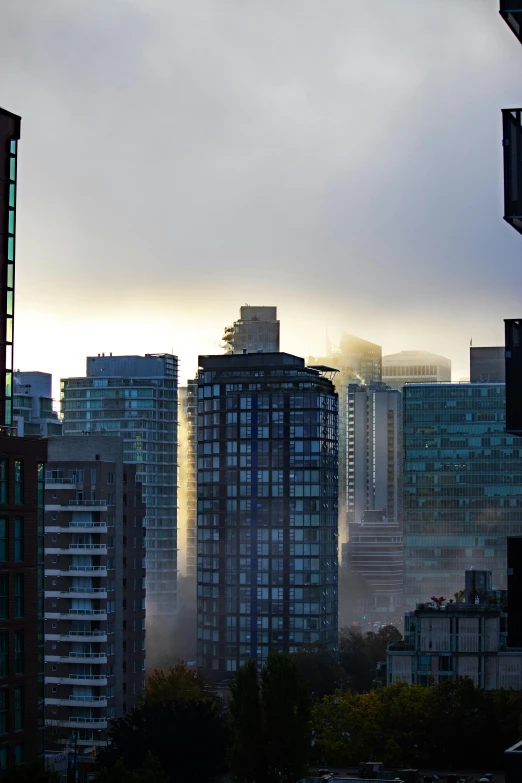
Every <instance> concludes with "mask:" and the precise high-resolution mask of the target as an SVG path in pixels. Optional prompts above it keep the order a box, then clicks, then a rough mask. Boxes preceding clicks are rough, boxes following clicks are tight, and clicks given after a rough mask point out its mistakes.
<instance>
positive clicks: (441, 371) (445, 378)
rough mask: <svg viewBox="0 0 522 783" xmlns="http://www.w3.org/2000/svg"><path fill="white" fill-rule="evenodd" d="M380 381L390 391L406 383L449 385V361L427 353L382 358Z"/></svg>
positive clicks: (417, 352)
mask: <svg viewBox="0 0 522 783" xmlns="http://www.w3.org/2000/svg"><path fill="white" fill-rule="evenodd" d="M382 380H383V381H384V383H386V384H387V385H388V386H390V387H391V388H392V389H402V388H403V386H404V385H405V384H407V383H449V382H450V381H451V360H450V359H446V357H445V356H439V355H438V354H436V353H430V352H429V351H400V352H399V353H391V354H388V355H387V356H383V357H382Z"/></svg>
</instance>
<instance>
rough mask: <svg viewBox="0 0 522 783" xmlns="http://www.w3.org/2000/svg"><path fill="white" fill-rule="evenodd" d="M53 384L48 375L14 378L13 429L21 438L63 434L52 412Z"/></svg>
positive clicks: (14, 375)
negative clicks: (14, 428)
mask: <svg viewBox="0 0 522 783" xmlns="http://www.w3.org/2000/svg"><path fill="white" fill-rule="evenodd" d="M52 380H53V378H52V375H50V374H49V373H47V372H20V370H17V371H16V372H15V373H14V374H13V426H15V427H16V433H17V435H18V436H19V437H20V438H23V437H27V436H32V437H39V436H47V435H61V434H62V422H61V421H60V420H59V418H58V413H57V412H56V411H55V410H53V395H52Z"/></svg>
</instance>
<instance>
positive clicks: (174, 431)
mask: <svg viewBox="0 0 522 783" xmlns="http://www.w3.org/2000/svg"><path fill="white" fill-rule="evenodd" d="M62 411H63V429H64V435H65V436H67V435H78V434H81V433H82V432H96V433H103V432H106V433H108V434H111V435H121V436H122V437H123V440H124V456H123V458H124V461H125V462H130V463H133V464H136V472H137V475H138V480H139V481H140V482H141V483H142V486H143V498H144V501H145V504H146V514H147V520H146V526H147V622H151V623H154V622H155V621H156V620H157V621H158V622H157V625H158V626H159V627H161V628H165V624H166V623H168V622H172V621H173V619H174V617H175V614H176V591H177V505H178V467H177V459H178V359H177V357H176V356H172V354H146V355H145V356H105V355H103V354H102V355H101V356H89V357H88V358H87V375H86V377H85V378H66V379H64V380H62Z"/></svg>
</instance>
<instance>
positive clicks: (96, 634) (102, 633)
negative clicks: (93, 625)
mask: <svg viewBox="0 0 522 783" xmlns="http://www.w3.org/2000/svg"><path fill="white" fill-rule="evenodd" d="M77 636H89V637H94V638H96V637H103V636H107V631H69V633H61V634H60V639H69V638H70V637H71V638H75V637H77ZM100 641H102V639H101V638H100Z"/></svg>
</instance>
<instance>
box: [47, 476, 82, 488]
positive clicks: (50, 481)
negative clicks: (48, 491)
mask: <svg viewBox="0 0 522 783" xmlns="http://www.w3.org/2000/svg"><path fill="white" fill-rule="evenodd" d="M78 483H79V482H78V481H76V479H72V478H67V477H65V476H62V477H61V478H57V477H54V478H47V477H46V478H45V486H46V487H55V488H58V487H59V488H60V489H62V488H63V489H74V488H75V487H76V486H77V485H78Z"/></svg>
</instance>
